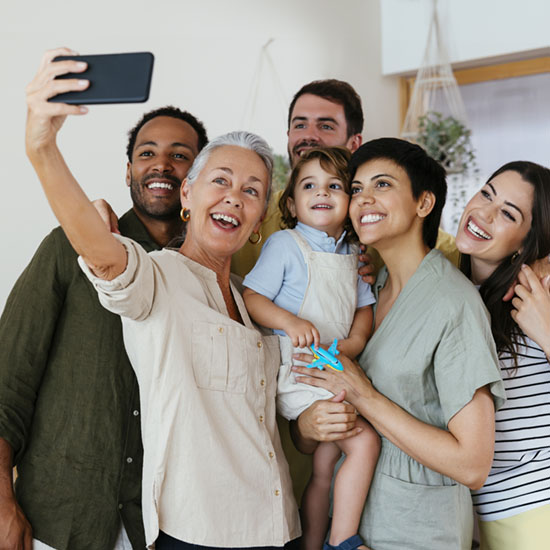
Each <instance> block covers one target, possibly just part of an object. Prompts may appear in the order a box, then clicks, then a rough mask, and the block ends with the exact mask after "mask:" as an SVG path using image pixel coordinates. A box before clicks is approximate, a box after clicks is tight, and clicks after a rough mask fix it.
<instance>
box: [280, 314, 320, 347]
mask: <svg viewBox="0 0 550 550" xmlns="http://www.w3.org/2000/svg"><path fill="white" fill-rule="evenodd" d="M285 332H286V333H287V335H288V337H289V338H290V339H291V340H292V345H293V346H294V347H296V348H305V347H306V346H311V344H314V345H315V347H318V346H319V342H320V340H321V338H320V336H319V331H318V330H317V329H316V328H315V327H314V326H313V325H312V324H311V323H310V322H309V321H306V320H305V319H300V318H299V317H295V318H294V319H292V321H290V322H289V324H288V325H287V326H286V327H285Z"/></svg>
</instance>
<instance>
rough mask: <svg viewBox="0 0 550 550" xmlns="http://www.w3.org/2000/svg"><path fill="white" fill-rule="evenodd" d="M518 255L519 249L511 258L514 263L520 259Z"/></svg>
mask: <svg viewBox="0 0 550 550" xmlns="http://www.w3.org/2000/svg"><path fill="white" fill-rule="evenodd" d="M518 256H519V251H517V250H516V252H514V253H513V254H512V257H511V258H510V263H511V264H513V263H514V262H515V261H516V260H517V259H518Z"/></svg>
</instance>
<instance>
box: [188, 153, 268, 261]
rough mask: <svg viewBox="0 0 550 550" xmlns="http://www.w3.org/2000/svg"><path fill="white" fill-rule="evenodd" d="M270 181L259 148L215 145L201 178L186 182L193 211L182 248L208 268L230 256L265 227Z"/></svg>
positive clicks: (200, 175)
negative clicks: (255, 232) (262, 223)
mask: <svg viewBox="0 0 550 550" xmlns="http://www.w3.org/2000/svg"><path fill="white" fill-rule="evenodd" d="M268 182H269V174H268V171H267V168H266V166H265V164H264V162H263V161H262V159H261V158H260V157H259V156H258V155H257V154H256V153H255V152H254V151H250V150H249V149H245V148H243V147H237V146H234V145H225V146H222V147H219V148H217V149H214V150H213V151H212V153H211V154H210V157H209V158H208V160H207V161H206V164H205V165H204V168H203V169H202V170H201V172H200V173H199V175H198V176H197V179H196V180H195V181H194V182H193V183H192V184H191V185H190V184H189V183H188V182H187V181H185V182H184V185H183V186H182V191H181V204H182V206H183V207H184V208H187V209H188V210H189V211H190V213H191V219H190V221H189V222H188V223H187V235H186V238H185V242H184V244H183V247H182V252H183V253H184V254H185V255H186V256H188V257H190V258H192V259H194V260H195V261H198V262H199V263H201V264H202V265H206V266H207V267H210V266H211V265H212V264H213V263H218V262H220V261H221V262H225V261H226V260H229V259H230V258H231V255H232V254H234V253H235V252H236V251H237V250H239V249H240V248H241V247H242V246H243V245H244V243H245V242H246V241H247V239H248V237H249V236H250V234H251V233H252V231H257V230H258V229H259V226H260V223H261V219H262V217H263V213H264V211H265V207H266V196H267V189H268Z"/></svg>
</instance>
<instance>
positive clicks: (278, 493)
mask: <svg viewBox="0 0 550 550" xmlns="http://www.w3.org/2000/svg"><path fill="white" fill-rule="evenodd" d="M280 494H281V492H280V491H279V489H275V496H276V497H278V496H279V495H280Z"/></svg>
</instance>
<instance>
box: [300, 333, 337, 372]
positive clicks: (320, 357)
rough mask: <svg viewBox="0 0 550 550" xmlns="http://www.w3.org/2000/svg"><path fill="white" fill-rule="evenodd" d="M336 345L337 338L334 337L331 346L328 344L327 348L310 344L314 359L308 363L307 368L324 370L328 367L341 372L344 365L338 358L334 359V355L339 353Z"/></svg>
mask: <svg viewBox="0 0 550 550" xmlns="http://www.w3.org/2000/svg"><path fill="white" fill-rule="evenodd" d="M337 345H338V340H337V339H334V342H333V343H332V346H330V348H328V350H326V349H323V348H314V347H313V346H310V349H311V351H312V352H313V357H315V361H312V362H311V363H310V364H309V365H308V368H317V369H319V370H324V368H325V367H328V368H329V369H332V370H337V371H340V372H342V371H343V370H344V366H343V365H342V363H340V361H338V359H336V356H337V355H339V354H340V352H339V351H338V350H337V349H336V346H337Z"/></svg>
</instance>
